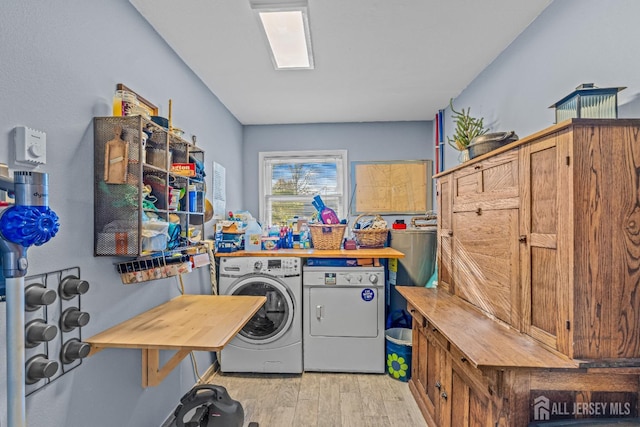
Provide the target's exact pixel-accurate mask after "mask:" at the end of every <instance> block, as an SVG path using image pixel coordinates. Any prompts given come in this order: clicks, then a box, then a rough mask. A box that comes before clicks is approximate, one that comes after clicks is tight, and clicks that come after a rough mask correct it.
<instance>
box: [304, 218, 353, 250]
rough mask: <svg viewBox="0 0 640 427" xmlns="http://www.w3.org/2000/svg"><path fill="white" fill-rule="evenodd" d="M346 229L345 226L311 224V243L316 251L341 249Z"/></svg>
mask: <svg viewBox="0 0 640 427" xmlns="http://www.w3.org/2000/svg"><path fill="white" fill-rule="evenodd" d="M346 228H347V226H346V225H345V224H309V230H310V231H311V243H312V244H313V247H314V248H315V249H320V250H323V249H325V250H328V249H334V250H335V249H340V246H341V245H342V239H343V237H344V232H345V230H346Z"/></svg>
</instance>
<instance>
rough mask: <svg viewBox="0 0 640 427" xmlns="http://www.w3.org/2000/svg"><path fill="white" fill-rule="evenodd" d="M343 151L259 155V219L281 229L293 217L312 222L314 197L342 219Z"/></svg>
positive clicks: (344, 186)
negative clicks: (318, 197) (317, 195)
mask: <svg viewBox="0 0 640 427" xmlns="http://www.w3.org/2000/svg"><path fill="white" fill-rule="evenodd" d="M346 153H347V152H346V151H345V150H340V151H313V152H311V151H289V152H262V153H260V166H261V173H260V181H261V182H260V189H261V194H260V219H261V222H262V223H263V224H265V223H266V224H268V225H283V224H287V223H288V222H289V221H290V220H291V219H293V218H294V217H296V216H297V217H299V218H307V219H311V218H312V217H313V216H314V214H315V212H316V211H315V208H314V207H313V205H312V204H311V200H312V199H313V196H315V195H316V194H320V195H321V197H322V199H323V201H324V202H325V204H326V205H327V206H329V207H331V208H332V209H334V210H335V211H336V212H337V213H338V215H339V216H340V217H341V218H342V217H344V216H345V214H346V211H347V209H346V207H345V206H344V203H345V199H346V198H345V196H344V195H345V188H346V182H345V181H346V180H345V170H346V161H347V160H346V158H347V156H346Z"/></svg>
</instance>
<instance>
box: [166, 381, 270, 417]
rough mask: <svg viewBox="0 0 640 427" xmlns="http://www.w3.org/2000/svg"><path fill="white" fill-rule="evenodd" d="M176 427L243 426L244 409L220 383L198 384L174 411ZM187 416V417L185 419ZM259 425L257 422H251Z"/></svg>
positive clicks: (183, 397)
mask: <svg viewBox="0 0 640 427" xmlns="http://www.w3.org/2000/svg"><path fill="white" fill-rule="evenodd" d="M173 414H174V416H175V420H174V423H173V424H172V426H176V427H242V425H243V424H244V409H242V405H241V404H240V402H238V401H237V400H233V399H232V398H231V397H230V396H229V393H227V389H226V388H224V387H222V386H219V385H211V384H203V385H197V386H195V387H193V388H192V389H191V390H189V391H188V392H187V393H186V394H185V395H184V396H182V398H181V399H180V404H179V405H178V407H177V408H176V410H175V411H174V413H173ZM185 418H186V419H185ZM249 425H250V426H251V427H257V426H258V424H257V423H250V424H249Z"/></svg>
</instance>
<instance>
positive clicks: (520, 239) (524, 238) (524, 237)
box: [518, 235, 527, 243]
mask: <svg viewBox="0 0 640 427" xmlns="http://www.w3.org/2000/svg"><path fill="white" fill-rule="evenodd" d="M518 241H520V242H522V243H527V236H525V235H522V236H520V237H519V238H518Z"/></svg>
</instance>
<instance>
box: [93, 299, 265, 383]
mask: <svg viewBox="0 0 640 427" xmlns="http://www.w3.org/2000/svg"><path fill="white" fill-rule="evenodd" d="M266 300H267V299H266V297H262V296H236V295H181V296H179V297H176V298H174V299H172V300H170V301H167V302H166V303H164V304H161V305H159V306H157V307H155V308H152V309H151V310H149V311H146V312H144V313H142V314H140V315H138V316H136V317H134V318H132V319H129V320H126V321H124V322H122V323H120V324H119V325H116V326H114V327H112V328H110V329H107V330H106V331H103V332H101V333H99V334H97V335H94V336H93V337H91V338H89V339H87V340H85V341H86V342H88V343H89V344H91V354H95V353H97V352H98V351H101V350H104V349H105V348H134V349H140V350H142V387H144V388H146V387H153V386H157V385H158V384H160V383H161V382H162V380H163V379H164V378H165V377H166V376H167V375H168V374H169V373H170V372H171V371H172V370H173V368H175V367H176V366H178V364H179V363H180V361H181V360H182V359H183V358H184V357H185V356H186V355H187V354H189V352H191V351H193V350H199V351H219V350H221V349H222V348H223V347H224V346H225V345H226V344H227V343H228V342H229V341H231V340H232V339H233V337H234V336H235V335H236V334H237V333H238V332H239V331H240V329H242V328H243V327H244V325H245V324H246V323H247V322H248V321H249V320H250V319H251V317H253V315H254V314H255V313H256V312H257V311H258V310H259V309H260V307H262V305H263V304H264V303H265V302H266ZM160 350H175V351H176V353H175V354H174V356H173V357H172V358H171V359H169V361H167V363H165V365H164V366H162V367H160V362H159V361H160Z"/></svg>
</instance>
